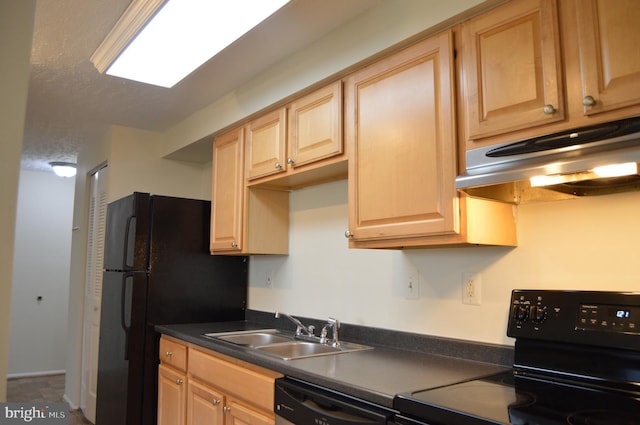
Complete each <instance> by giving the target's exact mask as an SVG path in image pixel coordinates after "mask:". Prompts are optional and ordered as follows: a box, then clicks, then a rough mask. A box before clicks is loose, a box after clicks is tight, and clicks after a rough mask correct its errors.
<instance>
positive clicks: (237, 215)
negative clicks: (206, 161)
mask: <svg viewBox="0 0 640 425" xmlns="http://www.w3.org/2000/svg"><path fill="white" fill-rule="evenodd" d="M243 136H244V128H242V127H241V128H239V129H236V130H233V131H230V132H229V133H226V134H224V135H222V136H220V137H217V138H216V140H215V142H214V145H213V165H212V168H213V170H212V179H213V181H212V188H213V194H212V198H211V199H212V202H211V203H212V204H211V251H212V252H220V251H241V250H242V223H243V208H244V187H245V185H244V176H243V152H244V138H243Z"/></svg>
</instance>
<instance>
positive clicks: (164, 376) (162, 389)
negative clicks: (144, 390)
mask: <svg viewBox="0 0 640 425" xmlns="http://www.w3.org/2000/svg"><path fill="white" fill-rule="evenodd" d="M185 381H186V377H185V375H184V374H183V373H178V372H177V371H176V370H174V369H172V368H170V367H167V366H165V365H163V364H161V365H160V366H158V425H183V424H184V420H185V402H186V399H185V397H186V391H185Z"/></svg>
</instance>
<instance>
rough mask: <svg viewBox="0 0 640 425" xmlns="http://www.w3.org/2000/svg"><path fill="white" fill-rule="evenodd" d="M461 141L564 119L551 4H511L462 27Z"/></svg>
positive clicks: (546, 0) (521, 0)
mask: <svg viewBox="0 0 640 425" xmlns="http://www.w3.org/2000/svg"><path fill="white" fill-rule="evenodd" d="M461 34H462V35H461V37H462V45H461V46H460V49H461V52H462V85H463V88H462V89H463V94H462V100H463V102H464V104H466V120H467V133H468V134H467V137H468V138H469V139H472V140H473V139H478V138H481V137H486V136H492V135H497V134H502V133H506V132H509V131H513V130H517V129H522V128H529V127H534V126H538V125H542V124H546V123H550V122H555V121H560V120H562V119H564V116H565V108H564V104H563V102H564V101H563V90H564V86H563V78H562V72H561V66H560V56H559V49H560V48H559V46H560V44H559V37H558V34H559V33H558V17H557V5H556V2H555V0H514V1H511V2H509V3H507V4H506V5H503V6H500V7H498V8H496V9H494V10H491V11H490V12H488V13H485V14H483V15H481V16H479V17H477V18H474V19H472V20H470V21H468V22H465V23H464V24H463V25H462V29H461Z"/></svg>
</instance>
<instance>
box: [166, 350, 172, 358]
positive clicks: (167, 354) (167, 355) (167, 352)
mask: <svg viewBox="0 0 640 425" xmlns="http://www.w3.org/2000/svg"><path fill="white" fill-rule="evenodd" d="M164 356H165V357H171V356H173V353H172V352H171V351H165V353H164Z"/></svg>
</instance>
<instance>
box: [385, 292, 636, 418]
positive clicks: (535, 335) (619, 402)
mask: <svg viewBox="0 0 640 425" xmlns="http://www.w3.org/2000/svg"><path fill="white" fill-rule="evenodd" d="M507 335H508V336H510V337H513V338H516V342H515V347H514V365H513V366H514V367H513V372H507V373H501V374H497V375H493V376H489V377H484V378H480V379H474V380H470V381H466V382H461V383H458V384H454V385H449V386H444V387H438V388H429V387H428V386H425V388H429V389H425V390H422V391H415V392H412V393H406V394H401V395H399V396H397V397H396V398H395V400H394V408H396V409H397V410H398V411H399V412H401V414H402V415H404V416H408V417H411V418H414V419H417V420H419V421H421V423H427V424H429V425H484V424H500V425H502V424H513V425H559V424H563V425H567V424H568V425H640V292H634V293H631V292H607V291H550V290H514V291H513V292H512V294H511V308H510V312H509V319H508V323H507ZM427 384H428V383H427Z"/></svg>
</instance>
